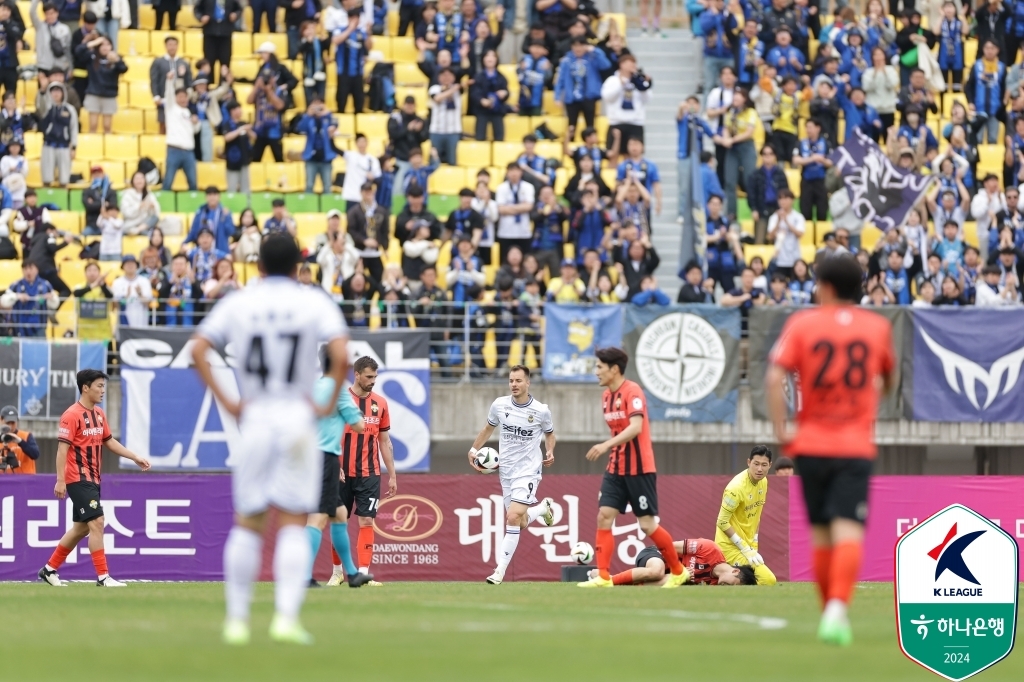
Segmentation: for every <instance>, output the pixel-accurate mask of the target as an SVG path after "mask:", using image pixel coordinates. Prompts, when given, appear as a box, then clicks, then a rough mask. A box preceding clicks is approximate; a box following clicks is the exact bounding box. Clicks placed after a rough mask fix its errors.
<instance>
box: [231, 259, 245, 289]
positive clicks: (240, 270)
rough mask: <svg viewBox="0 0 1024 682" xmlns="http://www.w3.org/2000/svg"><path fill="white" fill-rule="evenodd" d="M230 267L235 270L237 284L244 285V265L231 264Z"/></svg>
mask: <svg viewBox="0 0 1024 682" xmlns="http://www.w3.org/2000/svg"><path fill="white" fill-rule="evenodd" d="M232 265H233V267H234V268H235V279H237V280H238V282H239V284H245V263H233V264H232Z"/></svg>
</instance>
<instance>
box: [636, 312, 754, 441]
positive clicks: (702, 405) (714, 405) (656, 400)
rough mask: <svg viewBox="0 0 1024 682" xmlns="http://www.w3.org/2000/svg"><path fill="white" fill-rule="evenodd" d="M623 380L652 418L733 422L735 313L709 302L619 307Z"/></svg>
mask: <svg viewBox="0 0 1024 682" xmlns="http://www.w3.org/2000/svg"><path fill="white" fill-rule="evenodd" d="M624 308H625V311H626V312H625V317H626V319H625V324H624V325H623V326H624V334H623V337H622V347H623V348H624V349H625V351H626V352H627V353H629V366H628V367H627V368H626V378H627V379H630V380H632V381H635V382H637V383H638V384H640V386H641V387H642V388H643V389H644V392H645V393H646V394H647V413H648V416H649V417H650V418H651V419H652V420H678V421H688V422H730V423H731V422H734V421H736V400H737V397H738V386H739V378H740V362H739V345H740V311H739V308H720V307H718V306H714V305H685V306H681V305H673V306H644V307H642V308H638V307H637V306H632V305H631V306H624Z"/></svg>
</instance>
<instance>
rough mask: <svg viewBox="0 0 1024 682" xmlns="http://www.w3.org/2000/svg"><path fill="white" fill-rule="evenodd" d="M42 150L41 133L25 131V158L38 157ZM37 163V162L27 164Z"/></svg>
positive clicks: (32, 158) (33, 158)
mask: <svg viewBox="0 0 1024 682" xmlns="http://www.w3.org/2000/svg"><path fill="white" fill-rule="evenodd" d="M42 150H43V134H42V133H39V132H34V131H32V132H26V133H25V158H26V159H28V160H30V161H32V160H35V159H38V158H39V156H40V154H41V153H42ZM29 165H39V164H29Z"/></svg>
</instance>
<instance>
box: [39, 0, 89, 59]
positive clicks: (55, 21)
mask: <svg viewBox="0 0 1024 682" xmlns="http://www.w3.org/2000/svg"><path fill="white" fill-rule="evenodd" d="M78 11H79V12H81V5H79V9H78ZM28 13H29V16H30V17H31V19H32V26H33V27H35V30H36V36H37V38H36V39H35V41H34V42H35V44H36V66H37V67H38V68H39V70H40V71H53V70H59V71H61V72H66V71H67V70H68V69H70V68H71V29H70V28H68V26H67V25H66V24H63V23H61V21H60V12H59V11H58V8H57V6H56V5H55V4H54V3H52V2H47V3H46V4H44V5H43V18H42V19H40V18H39V0H32V3H31V4H30V5H29V9H28ZM74 24H75V26H76V27H77V26H78V17H77V16H75V17H74ZM55 43H59V44H60V46H61V48H62V50H61V52H62V54H61V55H60V56H59V57H58V56H56V55H55V54H54V53H53V45H54V44H55Z"/></svg>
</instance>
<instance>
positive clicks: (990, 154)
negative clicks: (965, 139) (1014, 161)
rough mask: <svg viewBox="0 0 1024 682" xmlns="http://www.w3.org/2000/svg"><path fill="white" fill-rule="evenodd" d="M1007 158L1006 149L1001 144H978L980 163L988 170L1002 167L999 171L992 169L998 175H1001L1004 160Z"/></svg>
mask: <svg viewBox="0 0 1024 682" xmlns="http://www.w3.org/2000/svg"><path fill="white" fill-rule="evenodd" d="M1005 158H1006V149H1005V148H1004V147H1003V145H1001V144H979V145H978V165H979V166H980V167H981V168H984V169H986V170H991V169H996V168H998V169H1000V170H999V171H995V170H992V172H994V173H996V175H1000V174H1001V172H1002V168H1003V162H1004V160H1005Z"/></svg>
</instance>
